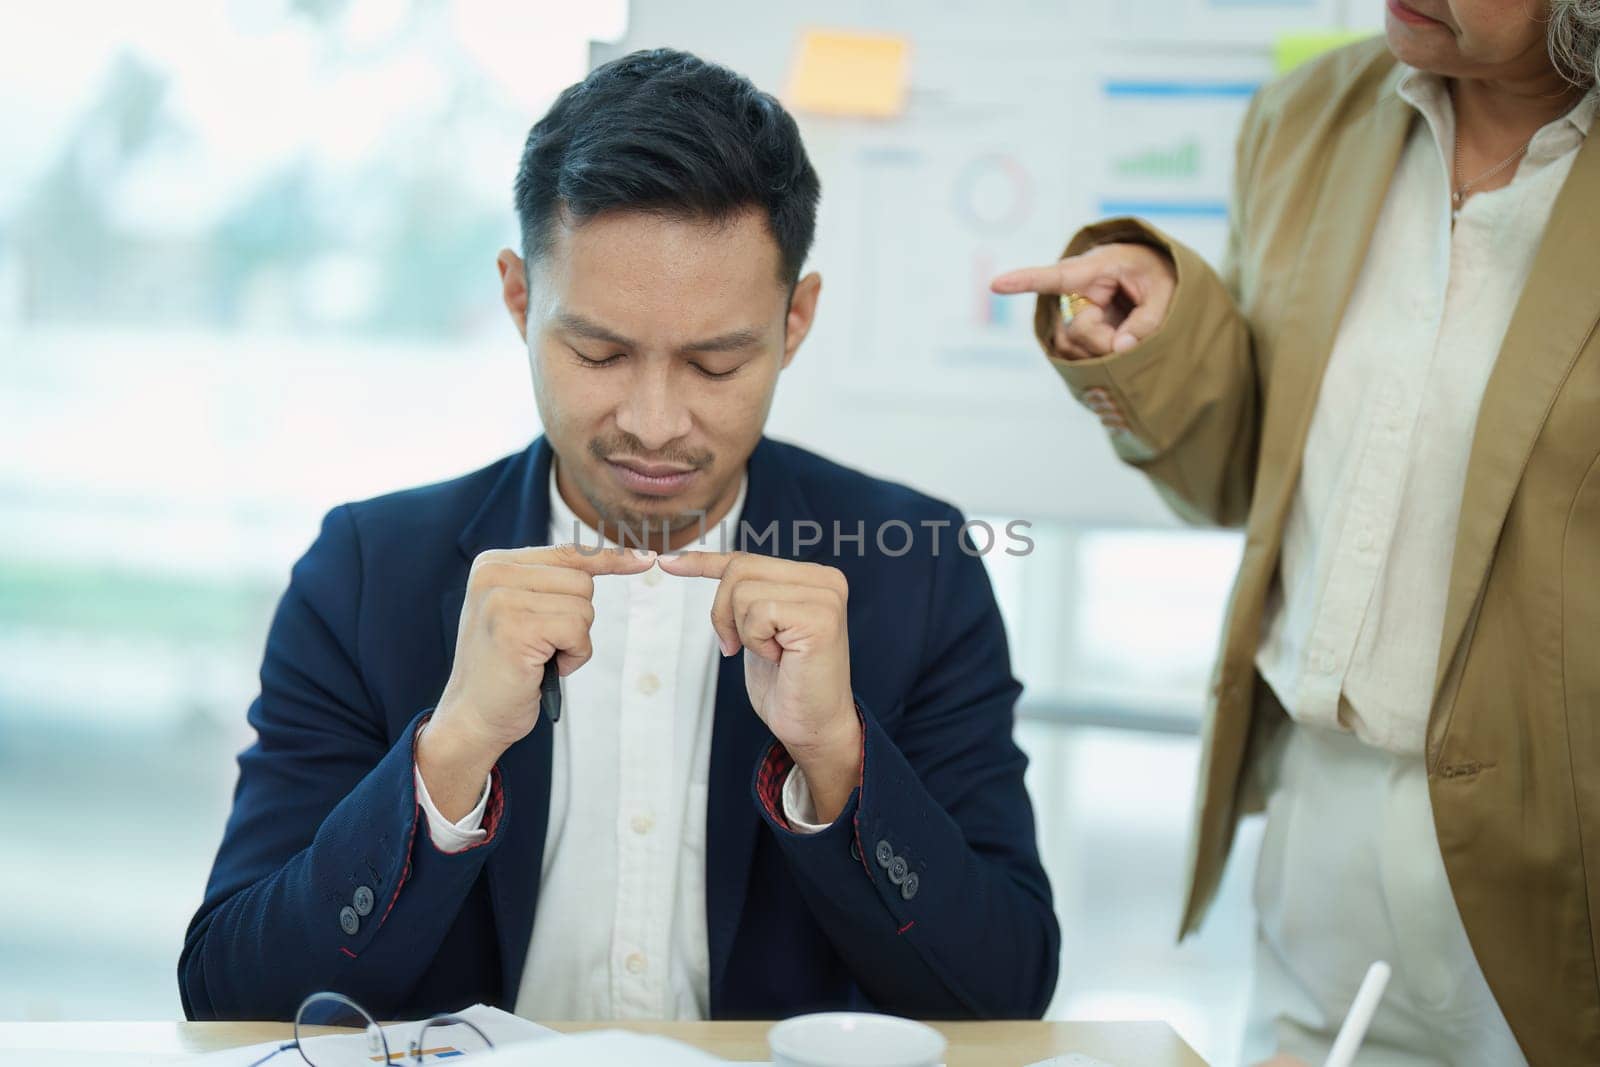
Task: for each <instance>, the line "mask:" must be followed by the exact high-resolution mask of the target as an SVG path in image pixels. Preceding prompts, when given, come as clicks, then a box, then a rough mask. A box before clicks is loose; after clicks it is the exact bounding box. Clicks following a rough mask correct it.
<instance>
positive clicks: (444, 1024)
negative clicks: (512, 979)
mask: <svg viewBox="0 0 1600 1067" xmlns="http://www.w3.org/2000/svg"><path fill="white" fill-rule="evenodd" d="M321 1026H340V1027H348V1028H350V1029H354V1030H359V1031H361V1032H360V1033H356V1034H313V1033H311V1030H312V1028H314V1027H321ZM493 1048H494V1042H492V1041H490V1040H489V1039H488V1038H487V1037H486V1036H484V1033H483V1031H482V1030H479V1029H478V1028H477V1027H476V1026H474V1025H472V1024H471V1023H469V1022H468V1021H467V1020H465V1019H463V1018H461V1017H460V1016H458V1015H435V1016H433V1017H432V1018H431V1019H427V1020H426V1021H424V1022H423V1023H422V1024H421V1026H420V1028H419V1029H418V1031H417V1036H416V1037H415V1038H414V1039H413V1040H412V1042H411V1043H410V1045H408V1046H407V1047H406V1049H405V1051H403V1052H390V1051H389V1038H388V1036H387V1035H386V1034H385V1033H384V1032H383V1027H381V1026H379V1025H378V1023H377V1020H375V1019H374V1018H373V1017H372V1016H371V1015H370V1014H369V1013H368V1012H367V1010H366V1009H365V1008H363V1007H362V1006H361V1005H359V1004H357V1003H356V1002H355V1001H353V1000H351V999H350V998H349V997H347V996H344V995H343V994H342V993H313V994H311V995H310V996H309V997H307V998H306V999H305V1000H303V1001H301V1003H300V1009H299V1010H298V1011H296V1012H295V1013H294V1040H293V1041H286V1042H284V1043H283V1044H282V1045H279V1046H278V1047H277V1048H275V1049H273V1050H272V1051H271V1052H269V1053H267V1054H266V1055H265V1056H263V1057H261V1058H260V1059H259V1060H256V1062H255V1063H252V1064H251V1065H250V1067H260V1065H261V1064H263V1063H266V1062H267V1061H268V1060H270V1059H272V1058H273V1057H274V1056H276V1055H277V1054H278V1053H280V1052H288V1051H289V1050H290V1049H293V1050H295V1051H297V1052H299V1053H300V1058H301V1059H303V1060H305V1061H306V1063H307V1064H309V1065H310V1067H370V1065H371V1064H374V1063H377V1064H385V1065H387V1064H405V1063H432V1062H434V1061H435V1060H443V1059H454V1058H455V1057H457V1056H465V1055H468V1054H470V1053H473V1052H487V1051H489V1050H491V1049H493Z"/></svg>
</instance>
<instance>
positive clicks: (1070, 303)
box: [1061, 293, 1094, 326]
mask: <svg viewBox="0 0 1600 1067" xmlns="http://www.w3.org/2000/svg"><path fill="white" fill-rule="evenodd" d="M1093 305H1094V301H1093V300H1090V299H1089V298H1088V297H1086V296H1084V295H1083V294H1082V293H1062V294H1061V324H1062V325H1063V326H1066V325H1068V324H1070V323H1071V322H1072V320H1073V319H1074V318H1076V317H1077V316H1078V315H1079V314H1080V313H1082V311H1083V309H1084V308H1086V307H1092V306H1093Z"/></svg>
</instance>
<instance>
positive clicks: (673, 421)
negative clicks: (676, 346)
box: [617, 361, 691, 452]
mask: <svg viewBox="0 0 1600 1067" xmlns="http://www.w3.org/2000/svg"><path fill="white" fill-rule="evenodd" d="M641 362H643V361H641ZM673 377H674V376H673V374H672V368H671V366H670V365H666V364H665V362H664V361H663V363H661V364H657V365H654V366H648V365H647V366H643V367H641V368H639V370H638V372H637V373H636V374H635V375H634V377H633V381H631V382H630V383H629V385H628V392H627V395H626V396H624V397H623V400H622V403H621V405H619V406H618V408H617V428H618V429H619V430H622V431H623V432H625V433H629V434H632V435H633V436H634V437H637V438H638V439H639V442H640V443H641V444H642V445H644V447H645V448H646V449H647V450H649V451H651V452H654V451H657V450H658V449H662V448H665V447H666V446H667V445H669V444H671V443H672V442H673V441H676V440H677V439H678V438H680V437H683V436H684V435H685V434H687V433H688V432H689V427H690V423H691V419H690V417H689V407H688V405H687V404H685V403H684V402H683V399H682V398H681V397H680V396H679V395H678V387H677V386H676V385H675V384H674V382H673Z"/></svg>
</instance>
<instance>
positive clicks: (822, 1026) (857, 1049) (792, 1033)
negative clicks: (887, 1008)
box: [767, 1011, 945, 1067]
mask: <svg viewBox="0 0 1600 1067" xmlns="http://www.w3.org/2000/svg"><path fill="white" fill-rule="evenodd" d="M767 1047H768V1048H769V1049H771V1050H772V1063H773V1067H939V1064H940V1063H942V1062H943V1061H944V1049H945V1040H944V1035H943V1034H941V1033H939V1031H937V1030H935V1029H934V1028H933V1027H931V1026H924V1025H923V1024H922V1023H917V1022H912V1021H911V1020H910V1019H897V1018H895V1017H894V1016H893V1015H872V1014H869V1013H867V1012H858V1011H830V1012H823V1013H821V1014H818V1015H797V1016H795V1017H794V1018H793V1019H785V1020H784V1021H783V1022H781V1023H779V1024H778V1025H777V1026H774V1027H773V1028H772V1029H771V1030H769V1031H767Z"/></svg>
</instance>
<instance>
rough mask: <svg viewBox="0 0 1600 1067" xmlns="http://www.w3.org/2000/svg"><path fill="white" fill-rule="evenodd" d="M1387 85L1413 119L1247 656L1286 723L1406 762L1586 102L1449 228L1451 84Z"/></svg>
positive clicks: (1412, 78)
mask: <svg viewBox="0 0 1600 1067" xmlns="http://www.w3.org/2000/svg"><path fill="white" fill-rule="evenodd" d="M1399 94H1400V96H1401V97H1402V98H1404V99H1405V100H1406V101H1407V102H1408V103H1410V104H1411V105H1412V106H1413V107H1414V108H1415V109H1416V110H1417V111H1418V113H1419V114H1420V115H1421V121H1419V122H1417V123H1415V124H1414V125H1413V128H1412V132H1411V136H1410V137H1409V139H1408V140H1407V142H1406V144H1405V146H1404V150H1403V152H1402V155H1401V158H1400V162H1399V166H1398V168H1397V169H1396V171H1395V175H1394V179H1393V181H1392V183H1391V184H1390V186H1389V191H1388V195H1387V198H1386V199H1385V201H1384V204H1383V208H1382V211H1381V214H1380V215H1379V217H1378V223H1377V228H1376V229H1375V231H1374V233H1373V238H1372V244H1371V246H1370V248H1369V249H1368V252H1367V258H1366V261H1365V263H1364V264H1363V266H1362V269H1361V273H1360V275H1359V277H1358V278H1357V281H1356V285H1355V289H1354V291H1353V293H1352V295H1351V297H1350V303H1349V305H1348V306H1347V307H1346V309H1345V314H1344V319H1343V322H1342V323H1341V325H1340V328H1339V333H1338V335H1337V337H1336V338H1335V341H1334V345H1333V350H1332V353H1331V356H1330V358H1329V361H1328V367H1327V373H1326V376H1325V378H1324V380H1323V383H1322V389H1321V392H1320V393H1319V394H1318V398H1317V406H1316V411H1315V414H1314V415H1313V418H1312V422H1311V428H1310V434H1309V437H1308V438H1307V441H1306V447H1305V455H1304V460H1303V465H1302V469H1301V475H1300V482H1299V485H1298V487H1297V488H1296V490H1295V496H1294V501H1293V504H1292V506H1291V510H1290V514H1289V521H1288V525H1287V528H1286V530H1285V532H1284V545H1283V556H1282V562H1281V564H1280V572H1279V580H1278V584H1277V586H1276V588H1275V590H1274V593H1273V595H1272V597H1271V598H1270V599H1269V601H1268V604H1267V616H1266V624H1265V628H1264V637H1263V640H1262V644H1261V647H1260V649H1259V651H1258V653H1257V658H1256V665H1257V667H1258V669H1259V670H1260V671H1261V674H1262V676H1263V677H1264V678H1265V679H1266V681H1267V683H1268V684H1269V685H1271V686H1272V689H1273V692H1274V693H1276V694H1277V696H1278V699H1279V700H1280V701H1282V703H1283V706H1284V707H1285V708H1286V709H1287V710H1288V711H1289V713H1290V714H1291V715H1292V716H1293V717H1294V718H1295V719H1296V720H1298V721H1300V722H1303V723H1307V724H1312V725H1318V726H1323V727H1327V728H1332V729H1337V728H1343V729H1347V730H1350V731H1352V732H1354V733H1355V734H1356V736H1357V737H1359V738H1360V739H1361V740H1362V741H1365V742H1366V743H1368V744H1371V745H1376V746H1378V747H1381V748H1385V749H1388V750H1390V751H1393V752H1397V753H1403V754H1420V753H1421V752H1422V751H1423V747H1424V744H1425V741H1426V734H1427V724H1428V712H1429V708H1430V706H1431V704H1432V702H1433V688H1434V674H1435V668H1436V667H1437V664H1438V659H1439V643H1440V640H1441V637H1442V632H1443V628H1444V610H1445V597H1446V595H1447V593H1448V590H1449V582H1450V565H1451V557H1452V554H1453V552H1454V546H1455V537H1456V523H1457V519H1458V517H1459V515H1460V511H1461V497H1462V490H1463V487H1464V485H1465V481H1466V473H1467V460H1468V457H1469V456H1470V454H1471V450H1472V438H1473V432H1474V427H1475V426H1476V423H1477V417H1478V406H1479V403H1480V402H1481V400H1482V399H1483V390H1484V388H1485V386H1486V384H1487V382H1488V380H1489V374H1490V371H1492V370H1493V368H1494V364H1495V358H1496V355H1497V354H1498V352H1499V350H1500V343H1501V340H1502V338H1503V337H1504V336H1505V332H1506V326H1507V325H1508V324H1509V322H1510V320H1511V314H1512V311H1513V310H1514V309H1515V307H1516V303H1517V299H1518V297H1519V296H1520V295H1521V293H1522V287H1523V284H1524V283H1525V282H1526V281H1527V278H1528V272H1529V269H1530V267H1531V265H1532V262H1533V257H1534V253H1535V252H1536V251H1537V250H1538V247H1539V242H1540V239H1541V237H1542V236H1543V233H1544V228H1545V223H1546V222H1547V221H1548V219H1549V217H1550V209H1551V207H1552V205H1553V204H1554V201H1555V198H1556V194H1557V192H1558V191H1559V190H1560V188H1561V185H1562V183H1563V182H1564V181H1565V180H1566V177H1567V172H1568V171H1569V170H1570V169H1571V167H1572V161H1573V159H1574V158H1575V157H1576V155H1577V151H1578V147H1579V145H1581V144H1582V142H1583V139H1584V137H1585V136H1586V135H1587V134H1588V131H1589V126H1590V124H1591V123H1592V122H1593V119H1594V113H1595V106H1596V96H1595V93H1593V92H1591V93H1590V94H1589V95H1588V96H1587V97H1585V98H1584V99H1583V100H1582V101H1581V102H1580V103H1579V104H1578V106H1577V107H1575V108H1574V109H1573V110H1572V111H1570V112H1569V113H1568V114H1567V115H1565V116H1563V117H1562V118H1560V119H1557V120H1556V121H1554V122H1551V123H1549V124H1548V125H1546V126H1544V127H1543V128H1542V129H1540V130H1539V131H1538V133H1536V134H1535V135H1534V137H1533V140H1532V142H1531V143H1530V144H1529V146H1528V151H1527V155H1526V156H1524V157H1523V159H1522V160H1521V162H1520V164H1519V165H1518V166H1517V170H1516V175H1515V177H1514V178H1513V180H1512V181H1511V183H1510V184H1509V185H1507V186H1505V187H1504V188H1501V189H1495V190H1491V191H1489V192H1484V193H1479V194H1477V195H1475V196H1473V197H1471V198H1470V199H1468V200H1467V202H1466V205H1465V207H1464V209H1463V210H1462V211H1461V214H1460V217H1459V219H1458V220H1457V221H1456V224H1455V227H1454V230H1453V231H1452V229H1451V225H1450V189H1451V182H1450V175H1451V170H1452V165H1453V158H1454V145H1455V119H1454V112H1453V110H1452V108H1451V105H1450V97H1449V94H1448V91H1447V89H1446V86H1445V84H1444V82H1443V81H1442V80H1441V79H1439V78H1438V77H1436V76H1433V75H1429V74H1424V73H1421V72H1419V71H1416V70H1407V72H1406V73H1405V74H1404V75H1403V77H1402V78H1401V81H1400V83H1399Z"/></svg>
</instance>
